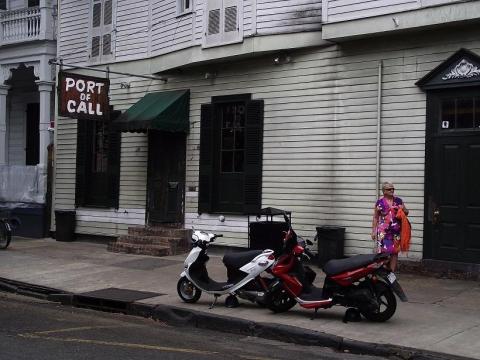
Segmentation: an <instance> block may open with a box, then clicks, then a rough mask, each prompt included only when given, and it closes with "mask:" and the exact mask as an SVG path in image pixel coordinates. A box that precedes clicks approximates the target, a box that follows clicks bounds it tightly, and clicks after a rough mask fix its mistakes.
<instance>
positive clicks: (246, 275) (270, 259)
mask: <svg viewBox="0 0 480 360" xmlns="http://www.w3.org/2000/svg"><path fill="white" fill-rule="evenodd" d="M222 236H223V235H215V234H211V233H206V232H203V231H199V230H195V231H194V232H193V234H192V243H193V247H192V250H191V251H190V253H189V254H188V256H187V258H186V259H185V267H184V271H183V272H182V273H181V274H180V280H178V283H177V292H178V295H179V296H180V298H181V299H182V300H183V301H185V302H187V303H195V302H197V301H198V299H200V296H201V295H202V291H205V292H206V293H208V294H212V295H214V296H215V298H214V300H213V303H212V304H211V305H210V308H213V307H214V306H215V304H216V302H217V298H218V297H219V296H221V295H226V294H228V295H229V296H228V297H227V298H226V300H225V305H226V306H227V307H237V306H238V305H239V303H238V299H237V296H239V297H241V298H243V299H247V300H249V301H252V302H256V303H258V304H260V305H265V302H264V300H265V294H266V290H267V288H268V285H269V284H270V282H271V281H272V278H271V277H270V278H269V277H262V276H260V274H261V273H263V272H264V271H265V270H267V269H269V268H270V267H271V266H272V265H273V263H274V262H275V256H274V252H273V250H269V249H267V250H263V251H262V250H249V251H245V252H239V253H228V254H226V255H225V256H224V257H223V263H224V265H225V267H226V268H227V277H228V281H226V282H217V281H215V280H212V279H211V278H210V277H209V276H208V271H207V267H206V263H207V261H208V260H209V257H208V255H207V248H208V246H209V244H211V243H212V242H214V241H215V239H216V238H219V237H222ZM265 275H266V274H265Z"/></svg>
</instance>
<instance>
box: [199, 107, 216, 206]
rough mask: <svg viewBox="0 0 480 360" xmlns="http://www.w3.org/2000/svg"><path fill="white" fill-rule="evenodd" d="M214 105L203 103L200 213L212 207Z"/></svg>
mask: <svg viewBox="0 0 480 360" xmlns="http://www.w3.org/2000/svg"><path fill="white" fill-rule="evenodd" d="M212 172H213V105H212V104H202V111H201V118H200V169H199V177H198V213H199V214H202V213H209V212H211V209H212V175H213V174H212Z"/></svg>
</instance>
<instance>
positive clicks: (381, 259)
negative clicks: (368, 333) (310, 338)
mask: <svg viewBox="0 0 480 360" xmlns="http://www.w3.org/2000/svg"><path fill="white" fill-rule="evenodd" d="M284 218H285V221H286V222H287V224H288V225H289V230H288V231H287V232H286V234H285V238H284V251H283V253H282V255H281V256H280V257H279V258H278V260H277V262H276V263H275V264H274V265H273V267H272V269H271V271H272V274H273V275H274V276H275V278H276V280H275V281H273V282H272V284H271V286H270V287H269V291H268V294H267V299H268V301H267V307H268V308H269V309H270V310H272V311H274V312H283V311H287V310H289V309H290V308H292V307H293V306H294V305H295V304H296V303H298V304H299V305H300V306H302V307H304V308H307V309H314V310H315V313H314V317H315V316H316V314H317V311H318V309H327V308H330V307H332V306H334V305H341V306H345V307H348V308H350V309H349V310H353V311H354V313H355V314H356V316H357V317H359V314H358V313H361V314H362V315H363V316H364V317H365V318H367V319H368V320H371V321H376V322H383V321H387V320H388V319H390V318H391V317H392V316H393V314H394V313H395V310H396V308H397V300H396V298H395V295H394V293H395V294H397V296H398V297H399V298H400V300H401V301H408V300H407V297H406V295H405V293H404V292H403V290H402V288H401V286H400V284H399V283H398V281H397V279H396V277H395V274H394V273H393V272H390V271H389V270H388V269H387V267H386V265H387V264H388V261H389V259H390V256H389V255H388V254H371V255H370V254H368V255H356V256H352V257H350V258H347V259H338V260H330V261H328V262H327V263H326V264H325V266H324V267H323V271H324V272H325V275H326V278H325V282H324V285H323V288H318V287H315V286H314V285H313V281H314V279H315V276H316V274H315V272H314V271H313V270H312V269H311V268H309V267H308V266H306V265H305V264H304V261H305V260H306V259H309V258H312V257H313V254H312V253H311V252H310V251H309V250H308V247H307V246H306V244H305V241H304V240H303V239H301V238H298V237H297V235H296V234H295V231H293V229H292V227H291V224H290V221H289V218H288V217H287V216H284ZM347 313H348V310H347Z"/></svg>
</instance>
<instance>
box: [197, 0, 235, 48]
mask: <svg viewBox="0 0 480 360" xmlns="http://www.w3.org/2000/svg"><path fill="white" fill-rule="evenodd" d="M205 14H206V15H205V32H204V42H203V45H204V47H210V46H218V45H224V44H231V43H235V42H241V41H242V40H243V1H241V0H207V1H206V11H205Z"/></svg>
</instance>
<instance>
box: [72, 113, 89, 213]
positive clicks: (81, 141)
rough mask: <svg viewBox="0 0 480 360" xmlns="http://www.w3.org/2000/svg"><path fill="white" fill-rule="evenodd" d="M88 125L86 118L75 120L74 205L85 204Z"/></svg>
mask: <svg viewBox="0 0 480 360" xmlns="http://www.w3.org/2000/svg"><path fill="white" fill-rule="evenodd" d="M88 125H90V123H89V122H88V121H86V120H77V167H76V177H75V206H76V207H78V206H83V205H85V195H86V191H87V176H86V175H87V174H86V173H87V156H88V154H87V150H88V146H87V140H88Z"/></svg>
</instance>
